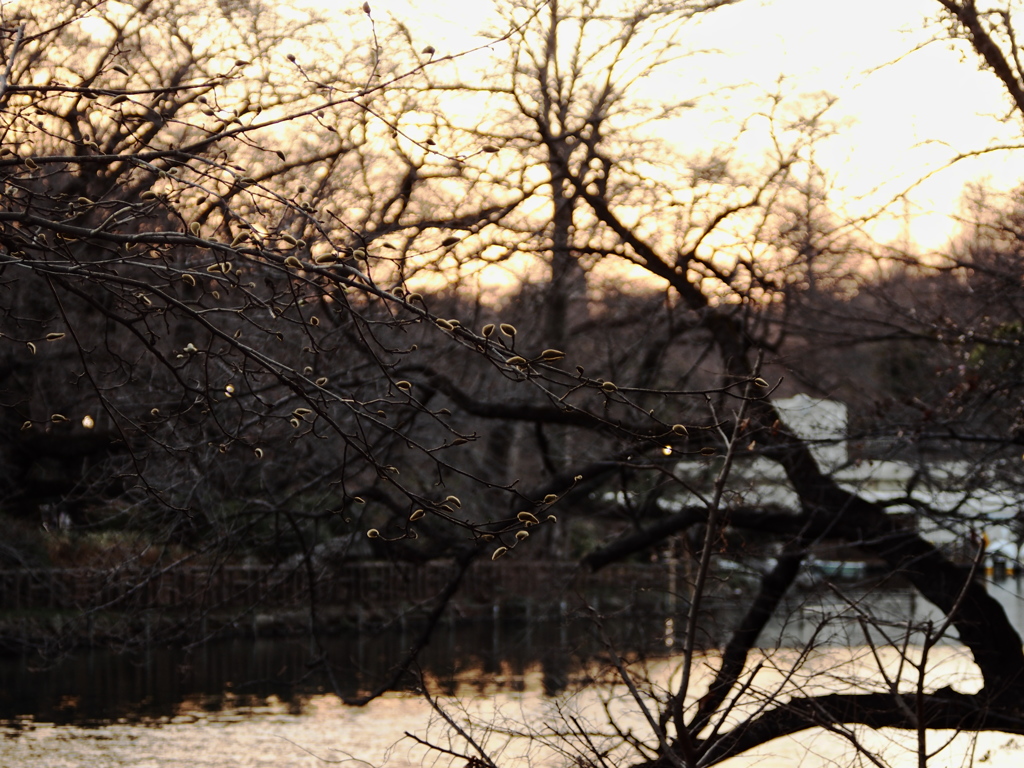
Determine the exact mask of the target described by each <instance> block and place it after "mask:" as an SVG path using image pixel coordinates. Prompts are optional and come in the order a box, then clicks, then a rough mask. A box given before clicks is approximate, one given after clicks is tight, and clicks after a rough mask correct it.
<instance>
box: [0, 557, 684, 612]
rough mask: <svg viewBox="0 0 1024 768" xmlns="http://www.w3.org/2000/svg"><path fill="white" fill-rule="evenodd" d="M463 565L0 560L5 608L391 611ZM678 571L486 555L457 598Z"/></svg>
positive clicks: (642, 581)
mask: <svg viewBox="0 0 1024 768" xmlns="http://www.w3.org/2000/svg"><path fill="white" fill-rule="evenodd" d="M454 572H455V568H454V566H453V565H452V564H451V563H444V562H440V563H427V564H422V565H408V564H394V563H385V562H359V563H350V564H344V565H341V566H339V567H336V568H325V569H318V570H317V571H316V572H315V573H314V574H313V578H312V579H310V574H309V572H308V571H307V570H306V568H305V566H304V565H303V564H299V565H293V566H289V567H284V566H276V567H272V566H248V565H220V566H205V567H204V566H196V565H190V566H180V567H174V568H168V569H165V570H156V569H150V570H128V569H115V570H99V569H86V568H73V569H18V570H0V611H21V610H38V609H51V610H84V609H100V610H103V609H109V610H113V611H124V610H140V609H167V610H186V611H196V610H202V611H209V610H240V609H245V608H247V607H266V608H288V607H293V608H301V607H302V606H304V605H307V604H308V603H309V601H310V598H311V596H312V597H315V600H316V603H317V604H318V605H319V606H322V607H332V608H335V609H340V610H341V612H342V613H344V612H346V611H351V612H353V613H355V612H359V611H366V610H370V611H374V612H382V613H383V612H387V611H392V610H395V609H396V608H400V607H413V606H416V605H418V604H424V605H426V604H428V603H430V602H431V601H432V600H433V599H434V598H436V597H437V595H438V594H439V593H440V592H441V591H442V590H443V589H444V588H445V586H446V585H447V584H448V583H449V581H450V580H451V579H452V577H453V575H454ZM670 578H671V575H670V570H669V568H668V566H667V565H665V564H650V565H616V566H609V567H608V568H605V569H603V570H602V571H599V572H598V573H596V574H593V573H589V572H587V571H583V570H581V569H580V568H579V566H578V565H577V564H576V563H572V562H545V561H523V562H514V563H513V562H507V563H491V562H486V561H485V562H480V563H476V564H474V565H473V566H472V567H471V569H470V571H469V573H467V574H466V577H465V579H464V582H463V584H462V586H461V588H460V590H459V592H458V593H457V596H456V598H455V600H454V601H453V602H454V603H455V605H456V606H462V607H479V606H485V605H507V604H526V603H532V604H535V605H539V606H546V605H557V604H559V603H560V602H565V601H566V600H569V599H572V598H574V597H576V596H582V597H584V598H586V599H588V600H592V601H597V602H602V603H605V604H607V603H608V601H610V600H619V601H636V600H638V599H640V600H642V601H645V602H646V601H647V600H648V599H651V598H653V597H655V596H657V599H661V598H662V597H664V595H665V593H666V591H667V590H668V588H669V583H670Z"/></svg>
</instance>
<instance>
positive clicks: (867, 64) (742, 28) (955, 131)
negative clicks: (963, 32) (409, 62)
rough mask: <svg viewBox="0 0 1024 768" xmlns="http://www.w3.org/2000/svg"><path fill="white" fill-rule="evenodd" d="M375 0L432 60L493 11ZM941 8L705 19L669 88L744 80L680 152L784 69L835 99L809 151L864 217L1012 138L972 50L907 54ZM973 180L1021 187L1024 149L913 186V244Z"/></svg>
mask: <svg viewBox="0 0 1024 768" xmlns="http://www.w3.org/2000/svg"><path fill="white" fill-rule="evenodd" d="M371 5H372V8H373V16H374V18H376V19H385V18H386V17H388V16H393V17H395V18H398V19H401V20H403V21H404V22H405V23H407V24H408V26H409V27H410V28H411V29H412V31H413V33H414V35H416V37H417V39H418V40H422V42H423V44H424V45H426V44H428V43H429V44H430V45H433V46H434V47H435V48H436V49H437V51H438V54H441V55H443V54H448V53H455V52H459V51H463V50H466V49H469V48H472V47H473V46H474V45H476V44H478V43H479V39H478V38H476V39H475V38H474V35H473V33H474V32H476V31H477V30H479V29H480V28H481V27H482V26H483V25H484V24H485V23H486V22H487V20H488V19H489V9H490V4H489V3H487V2H482V1H481V0H466V1H464V2H453V1H451V0H449V1H448V2H443V3H434V4H430V5H425V4H423V3H421V2H416V0H375V2H372V3H371ZM938 10H939V5H938V3H937V2H935V0H858V2H855V3H854V2H846V3H838V2H822V0H772V1H770V2H768V1H764V0H761V1H760V2H758V1H757V0H748V1H747V2H740V3H738V4H737V5H735V6H732V7H728V8H724V9H719V10H717V11H715V12H713V13H710V14H708V15H706V16H705V17H703V18H702V19H701V20H700V21H699V22H697V23H693V24H692V25H691V27H690V30H689V33H688V35H687V38H686V40H687V41H688V42H689V41H692V46H693V48H695V49H697V48H699V49H716V50H717V51H719V52H718V53H708V54H702V55H700V56H698V57H697V58H690V59H687V60H686V62H685V65H683V64H681V65H680V67H684V66H685V72H682V71H680V72H672V71H670V70H666V71H665V74H664V77H665V78H666V82H671V83H672V87H673V88H674V89H684V90H686V91H688V92H692V93H693V94H694V95H697V94H701V93H707V92H709V91H710V92H714V91H715V89H716V88H719V87H724V86H732V85H737V84H741V85H742V86H743V87H741V88H740V89H739V90H737V91H735V92H733V95H731V96H730V97H729V98H728V100H727V102H726V103H727V104H728V110H729V112H730V114H731V115H733V116H734V118H725V119H723V115H722V114H721V109H722V100H720V99H717V98H709V99H707V100H706V102H705V103H706V104H707V106H708V108H709V110H710V109H711V108H713V110H714V111H713V114H712V112H711V111H708V112H704V113H702V112H701V110H697V113H695V114H693V115H690V116H689V117H688V118H687V120H685V121H682V123H681V124H679V125H678V134H677V135H678V140H679V142H680V143H681V145H682V146H683V148H684V150H685V151H690V149H691V148H692V150H693V151H694V152H699V151H700V150H701V149H708V148H710V146H712V145H713V144H714V137H715V136H716V135H717V136H720V135H722V134H725V135H728V131H727V125H728V122H729V120H730V119H734V120H735V121H738V120H740V119H742V118H744V117H746V116H748V115H749V114H750V112H751V110H752V109H753V107H752V105H753V104H754V103H755V101H754V100H755V98H756V97H758V96H763V94H764V93H765V92H766V91H769V90H773V89H774V88H775V86H776V83H777V81H778V79H779V77H780V76H781V77H785V83H784V87H785V89H786V90H787V91H788V92H790V93H793V94H798V93H803V92H817V91H828V92H829V93H832V94H834V95H835V96H837V97H838V98H839V101H838V103H837V105H836V108H835V110H834V111H833V112H832V113H831V117H832V118H833V119H834V120H836V121H838V122H840V123H841V125H842V126H843V127H842V128H841V129H840V131H839V134H838V135H837V136H836V137H835V138H833V139H831V140H829V141H828V142H827V144H825V145H823V146H822V147H821V148H820V149H819V151H818V153H817V156H818V158H819V162H821V164H822V165H824V166H825V167H826V168H827V169H828V170H829V171H831V172H832V173H834V174H835V176H836V181H837V183H838V186H839V187H841V188H842V189H843V190H844V198H845V202H846V205H847V206H848V207H849V209H850V211H851V212H853V213H860V212H863V211H866V210H870V209H872V208H874V207H876V206H878V205H880V204H881V203H883V202H884V201H886V200H889V199H891V198H892V197H893V196H894V195H895V194H897V193H899V192H900V191H902V190H903V189H904V188H906V187H908V186H909V185H911V184H912V183H913V182H914V181H916V180H917V179H919V178H921V177H922V176H923V175H925V174H926V173H928V172H931V171H934V170H936V169H938V168H940V167H941V166H943V165H944V164H945V163H946V162H948V161H949V160H950V159H951V158H952V157H954V156H955V155H957V154H958V153H962V152H969V151H974V150H978V149H981V148H983V147H985V146H989V145H991V144H993V143H1003V142H1011V143H1012V142H1015V141H1020V121H1019V120H1014V121H1012V122H1010V123H1009V124H1002V123H1001V122H1000V121H999V120H998V119H996V117H997V116H998V115H1001V114H1003V113H1005V112H1006V109H1007V104H1008V102H1007V100H1006V98H1005V97H1004V96H1003V92H1002V90H1001V87H1000V85H999V83H998V82H997V81H996V79H995V77H994V76H993V75H992V74H991V73H990V72H984V71H979V69H978V65H977V58H976V56H975V55H974V53H973V51H970V50H967V48H966V46H965V45H962V44H961V45H960V46H959V48H958V49H955V50H954V49H952V47H951V46H950V44H949V43H941V42H937V43H932V44H930V45H928V46H925V47H924V48H922V49H921V50H917V51H914V49H915V48H916V47H918V46H919V45H921V44H922V43H923V42H925V41H926V40H928V39H929V37H931V36H933V35H934V34H935V33H937V32H938V31H939V27H938V26H937V25H935V24H930V25H929V24H928V20H929V19H930V18H932V17H934V16H935V15H936V13H937V11H938ZM912 51H913V52H912ZM481 55H484V54H481ZM673 95H674V96H683V97H685V96H687V95H688V94H687V93H680V94H673ZM674 127H675V126H674ZM979 177H989V178H991V180H992V182H993V183H994V184H995V185H996V186H998V187H1010V186H1013V185H1015V184H1017V183H1018V182H1019V181H1020V180H1021V179H1024V150H1020V151H1017V152H998V153H995V154H991V155H987V156H985V157H982V158H978V159H973V160H970V161H965V162H963V163H960V164H958V165H957V166H956V167H954V168H952V169H949V170H946V171H943V172H942V173H941V174H939V175H938V176H937V177H935V178H933V179H930V180H929V181H927V182H926V183H924V184H922V185H921V186H920V187H919V188H918V189H916V190H915V191H914V193H913V194H912V195H911V200H912V203H913V207H912V212H913V213H914V214H915V216H916V217H915V219H914V222H913V225H912V229H911V233H912V236H913V238H914V240H916V241H917V242H918V243H919V244H920V245H921V246H922V247H926V248H928V247H941V246H942V244H943V243H944V242H945V241H946V239H947V238H948V236H949V234H950V232H951V231H952V229H953V226H954V225H953V222H952V220H951V219H950V215H951V214H953V213H954V212H955V209H956V204H957V201H958V199H959V197H960V195H961V192H962V190H963V185H964V183H965V182H967V181H969V180H972V179H977V178H979ZM924 214H927V215H924ZM901 229H902V223H901V222H900V221H898V220H895V219H894V220H891V221H889V222H888V224H879V225H878V226H877V227H876V229H875V235H876V236H877V237H879V238H880V239H883V240H885V239H896V238H898V237H900V233H901Z"/></svg>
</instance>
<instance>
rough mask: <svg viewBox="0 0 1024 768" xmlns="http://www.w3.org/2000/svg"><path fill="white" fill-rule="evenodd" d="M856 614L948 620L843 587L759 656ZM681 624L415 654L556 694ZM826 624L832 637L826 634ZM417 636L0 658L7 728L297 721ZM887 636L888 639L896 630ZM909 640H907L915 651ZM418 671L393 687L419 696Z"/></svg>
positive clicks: (513, 638) (547, 630)
mask: <svg viewBox="0 0 1024 768" xmlns="http://www.w3.org/2000/svg"><path fill="white" fill-rule="evenodd" d="M991 591H992V593H993V594H994V595H995V596H996V597H997V598H998V599H999V600H1000V601H1001V602H1003V603H1004V605H1005V606H1006V608H1007V611H1008V613H1009V614H1010V616H1011V619H1012V620H1015V621H1016V624H1017V626H1018V628H1024V626H1022V620H1024V612H1022V608H1021V605H1022V603H1021V600H1020V598H1019V594H1020V589H1019V584H1018V583H1017V582H1014V581H1007V582H1004V583H1002V584H1000V585H996V584H994V585H992V586H991ZM745 602H746V601H744V600H739V599H736V597H735V596H734V595H732V593H731V590H722V591H721V594H718V595H717V596H715V597H714V598H713V599H712V600H710V601H709V602H708V610H707V611H706V612H705V614H704V615H703V616H702V617H701V619H700V621H699V640H700V642H701V643H702V645H703V647H705V648H715V647H719V646H720V644H721V643H722V641H723V640H724V639H725V638H726V637H727V635H728V632H729V631H730V630H731V628H732V627H733V626H734V625H735V624H736V622H737V621H738V620H739V617H740V614H741V611H742V610H743V608H744V606H745ZM852 605H857V606H858V607H857V612H856V613H859V612H861V611H869V612H870V613H871V615H873V616H874V617H875V618H877V619H878V620H879V621H883V622H893V623H894V624H895V625H898V624H899V623H900V622H904V623H905V622H908V621H912V622H913V621H917V622H919V621H921V620H923V619H928V618H931V619H935V620H938V619H940V615H939V614H938V612H937V611H936V610H935V609H934V608H933V607H932V606H931V605H930V604H928V603H927V602H925V601H923V600H921V599H920V598H918V597H917V596H916V593H915V592H913V591H912V590H909V589H891V588H886V589H884V590H878V589H874V588H867V587H860V586H855V585H847V586H846V587H844V588H843V590H842V594H841V595H840V594H837V593H836V592H835V591H833V590H831V589H824V590H819V591H814V592H805V593H794V594H793V595H791V596H790V598H789V603H788V604H787V605H786V606H784V607H783V608H782V609H781V610H780V611H778V616H777V617H776V620H775V621H774V622H773V623H772V624H771V625H770V626H769V627H768V628H766V630H765V631H764V632H763V633H762V636H761V638H760V642H759V644H760V645H761V646H762V647H775V648H785V647H799V646H800V645H801V643H803V642H804V641H806V640H808V639H809V638H810V637H811V636H812V634H813V635H814V637H815V642H816V644H818V645H821V644H826V643H829V644H833V645H839V646H860V645H863V644H864V643H865V642H867V640H868V638H866V637H865V635H864V634H863V631H862V625H861V623H860V622H858V621H857V620H856V615H855V612H854V611H853V610H852V609H851V606H852ZM683 625H684V621H683V620H682V617H681V616H679V615H678V614H677V616H676V617H675V618H673V617H672V616H667V615H665V614H664V613H659V614H655V613H652V612H639V611H637V612H631V611H624V612H619V613H614V614H611V615H606V616H604V617H601V618H600V619H597V618H595V616H594V615H592V614H591V613H589V612H587V611H584V610H581V611H578V612H576V613H572V612H568V613H566V615H565V616H564V617H563V618H562V619H555V620H543V621H538V620H535V619H530V617H529V616H523V615H518V616H515V615H506V616H495V617H494V619H493V620H490V621H473V622H468V623H459V622H454V621H453V622H447V623H443V624H442V625H441V626H440V627H438V628H437V630H436V632H435V635H434V637H433V640H432V642H431V644H430V645H429V646H428V647H427V648H426V649H425V651H424V652H423V653H422V654H421V656H420V659H419V667H418V668H417V669H418V672H417V674H424V675H426V676H428V677H429V678H430V679H431V681H432V687H433V688H434V690H437V691H439V692H440V693H441V694H447V695H455V694H457V693H485V694H493V693H496V692H511V693H515V692H522V691H524V690H526V688H527V687H528V685H532V686H533V688H534V689H535V690H539V691H541V692H542V693H543V694H544V695H547V696H554V695H557V694H559V693H561V692H563V691H565V690H566V689H567V688H570V687H572V686H573V685H575V684H577V683H581V682H585V681H586V680H588V679H589V676H590V675H592V674H594V669H595V668H596V667H600V666H601V664H603V662H604V660H605V659H606V657H607V652H606V640H607V641H609V642H611V643H612V645H613V646H614V647H615V648H617V649H618V651H619V652H620V653H621V654H622V655H623V656H624V657H628V658H639V657H647V658H657V657H659V656H660V657H664V656H667V655H668V654H671V653H673V652H677V651H678V647H679V646H678V644H677V643H676V641H677V640H678V639H680V638H678V637H677V636H675V633H677V632H680V631H681V627H682V626H683ZM823 625H824V627H825V629H824V630H823V629H822V626H823ZM419 631H420V627H418V626H417V625H416V624H415V623H414V622H412V621H409V622H397V623H396V624H395V625H394V626H393V627H391V628H390V629H388V630H386V631H380V632H375V633H370V632H362V633H353V634H352V635H348V636H334V637H326V638H321V639H320V640H319V641H318V642H312V641H311V640H310V638H308V637H298V638H273V639H269V638H268V639H256V640H225V641H219V642H211V643H207V644H204V645H201V646H198V647H196V648H194V649H192V650H185V649H181V648H167V647H164V648H159V647H156V648H150V649H149V650H147V651H146V652H145V653H142V654H139V655H136V656H126V655H118V654H116V653H113V652H111V651H106V650H102V649H92V650H86V651H82V652H79V653H75V654H73V655H69V656H67V657H65V658H63V659H60V660H59V661H57V662H56V663H55V664H52V665H50V664H47V665H40V663H39V660H37V659H34V658H32V657H20V658H19V657H13V658H12V657H8V658H2V659H0V721H4V722H7V723H18V722H26V721H29V720H31V721H34V722H47V723H54V724H71V723H77V724H93V725H94V724H99V723H108V722H114V721H119V720H120V721H166V720H167V719H169V718H174V717H175V716H177V715H179V714H180V713H181V712H183V711H185V710H188V711H200V712H218V711H222V710H229V709H230V710H238V709H246V708H250V709H251V708H254V707H260V706H263V705H264V704H265V702H266V701H268V700H272V701H273V702H275V706H279V707H282V708H283V709H284V711H286V712H290V713H292V714H296V715H298V714H300V713H301V712H302V711H303V707H304V706H305V704H306V702H308V701H309V700H310V699H311V698H312V697H316V696H319V695H323V694H328V693H330V694H335V695H337V696H339V697H341V698H350V697H357V696H359V695H362V694H365V693H366V692H367V691H369V690H371V689H373V688H375V687H376V686H377V685H378V684H379V683H380V681H381V680H384V679H386V678H388V677H389V676H390V673H391V671H392V665H393V664H394V663H395V660H396V659H399V658H401V657H403V656H404V654H405V653H406V652H407V650H408V649H409V647H410V646H411V645H412V644H413V642H414V641H415V638H416V636H417V634H418V632H419ZM889 634H890V636H893V634H892V631H891V630H890V631H889ZM913 641H914V638H913V637H912V638H911V642H913ZM417 674H412V673H410V674H409V675H408V676H406V677H405V678H404V679H402V680H401V681H400V683H399V685H398V688H399V689H401V690H406V691H414V690H416V689H417V687H418V685H419V678H418V676H417Z"/></svg>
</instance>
